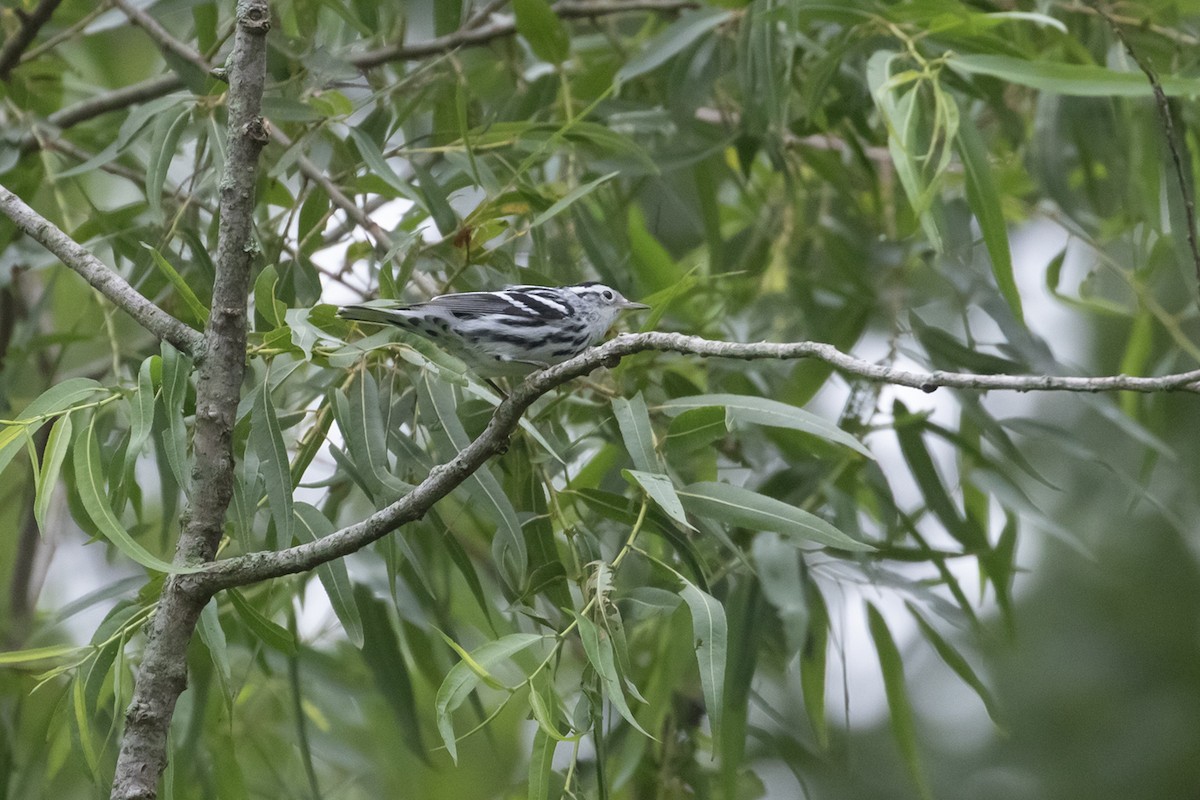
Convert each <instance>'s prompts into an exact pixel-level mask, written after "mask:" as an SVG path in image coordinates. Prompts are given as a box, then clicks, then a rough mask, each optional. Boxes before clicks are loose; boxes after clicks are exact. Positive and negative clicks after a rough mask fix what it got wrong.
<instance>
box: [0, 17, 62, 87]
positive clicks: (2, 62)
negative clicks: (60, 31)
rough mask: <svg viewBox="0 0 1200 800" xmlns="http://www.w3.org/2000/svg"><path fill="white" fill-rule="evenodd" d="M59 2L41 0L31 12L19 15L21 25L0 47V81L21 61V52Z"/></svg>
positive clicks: (5, 79) (48, 18)
mask: <svg viewBox="0 0 1200 800" xmlns="http://www.w3.org/2000/svg"><path fill="white" fill-rule="evenodd" d="M60 3H62V0H42V2H40V3H38V4H37V8H35V9H34V10H33V12H32V13H30V14H22V15H21V27H19V28H18V29H17V31H16V33H14V34H13V35H12V36H11V37H10V38H9V40H8V41H6V42H5V43H4V47H3V48H0V81H7V80H8V75H9V73H11V72H12V71H13V67H15V66H17V64H19V63H20V62H21V54H22V53H24V52H25V49H26V48H27V47H29V45H30V43H31V42H33V40H34V37H36V36H37V33H38V31H39V30H41V29H42V26H43V25H45V24H46V23H47V22H49V21H50V17H51V15H53V14H54V9H56V8H58V6H59V4H60Z"/></svg>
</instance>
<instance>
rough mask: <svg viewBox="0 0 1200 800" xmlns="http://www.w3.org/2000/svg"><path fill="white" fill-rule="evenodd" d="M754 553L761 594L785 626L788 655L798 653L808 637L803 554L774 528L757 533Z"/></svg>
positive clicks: (784, 633) (753, 547) (752, 551)
mask: <svg viewBox="0 0 1200 800" xmlns="http://www.w3.org/2000/svg"><path fill="white" fill-rule="evenodd" d="M751 553H752V555H753V558H754V569H755V572H756V573H757V574H758V580H759V583H760V584H761V586H762V593H763V595H764V596H765V597H766V598H767V601H768V602H770V604H771V605H772V606H773V607H774V608H775V612H776V613H777V614H778V615H779V622H780V623H781V624H782V626H783V638H784V642H785V643H786V650H785V652H786V653H787V654H788V655H789V656H790V655H792V654H795V653H799V652H801V651H802V650H803V649H804V642H805V640H806V638H807V636H808V601H807V598H806V597H805V581H804V579H803V576H802V575H801V572H800V554H799V553H798V552H796V548H795V546H793V545H791V544H789V543H788V542H785V541H783V539H781V538H780V536H779V534H777V533H775V532H774V531H764V532H762V533H760V534H758V535H757V536H755V537H754V543H753V545H752V546H751Z"/></svg>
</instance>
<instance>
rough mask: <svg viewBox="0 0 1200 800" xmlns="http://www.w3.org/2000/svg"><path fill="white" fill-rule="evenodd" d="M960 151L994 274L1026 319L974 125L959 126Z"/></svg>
mask: <svg viewBox="0 0 1200 800" xmlns="http://www.w3.org/2000/svg"><path fill="white" fill-rule="evenodd" d="M958 154H959V157H960V158H961V159H962V164H963V173H964V175H965V177H966V183H967V202H968V203H969V204H970V206H971V211H973V212H975V219H977V220H979V230H980V232H981V233H982V234H983V244H984V246H985V247H987V251H988V256H989V257H990V258H991V262H992V275H993V277H995V279H996V285H997V286H998V287H1000V294H1002V295H1004V300H1005V302H1007V303H1008V307H1009V308H1010V309H1012V312H1013V316H1015V317H1016V318H1017V320H1018V321H1022V322H1023V321H1024V319H1025V314H1024V311H1022V309H1021V295H1020V293H1019V292H1018V291H1017V282H1016V279H1015V278H1014V277H1013V265H1012V252H1011V251H1010V250H1009V246H1008V225H1007V224H1005V222H1004V210H1003V209H1002V208H1001V205H1000V193H999V192H998V191H997V190H996V182H995V181H994V180H993V179H992V166H991V164H989V163H988V153H987V149H986V148H985V147H984V145H983V141H982V140H981V139H980V138H979V132H978V131H977V130H976V129H975V126H974V125H960V126H959V127H958Z"/></svg>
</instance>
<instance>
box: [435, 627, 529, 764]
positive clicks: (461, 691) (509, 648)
mask: <svg viewBox="0 0 1200 800" xmlns="http://www.w3.org/2000/svg"><path fill="white" fill-rule="evenodd" d="M547 638H549V637H546V636H541V635H539V634H536V633H510V634H508V635H507V636H502V637H501V638H499V639H497V640H495V641H492V642H488V643H487V644H485V645H483V646H481V647H478V648H476V649H475V650H473V651H472V652H471V660H472V661H473V662H474V668H472V666H470V665H468V664H467V663H466V662H464V661H460V662H459V663H457V664H455V665H454V666H453V667H451V668H450V671H449V672H448V673H447V674H446V678H445V680H443V681H442V685H441V686H440V687H438V692H437V698H436V700H435V701H434V709H435V711H436V715H437V727H438V732H439V733H440V734H441V735H442V742H443V743H444V744H445V745H446V750H447V752H449V753H450V758H451V759H453V760H454V763H456V764H457V763H458V748H457V747H456V738H455V736H454V721H453V719H452V718H451V714H453V713H454V711H455V710H456V709H457V708H458V707H459V706H461V705H462V704H463V701H464V700H466V699H467V697H469V696H470V694H471V692H473V691H475V689H476V687H477V686H479V683H480V677H479V674H477V673H476V671H475V670H476V669H480V668H482V669H483V670H484V671H485V672H486V670H488V669H490V668H491V667H492V666H494V665H496V664H498V663H500V662H501V661H503V660H504V659H506V658H511V657H512V656H514V655H516V654H517V653H519V652H521V651H522V650H526V649H528V648H529V647H531V646H533V645H534V644H536V643H537V642H541V641H544V640H545V639H547Z"/></svg>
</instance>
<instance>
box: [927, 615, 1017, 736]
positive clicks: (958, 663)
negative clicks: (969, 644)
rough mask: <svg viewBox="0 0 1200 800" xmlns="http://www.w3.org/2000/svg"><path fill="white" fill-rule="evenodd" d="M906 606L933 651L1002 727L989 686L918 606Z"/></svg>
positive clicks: (993, 720) (998, 711)
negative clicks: (973, 692)
mask: <svg viewBox="0 0 1200 800" xmlns="http://www.w3.org/2000/svg"><path fill="white" fill-rule="evenodd" d="M904 605H905V607H906V608H908V613H910V614H912V615H913V618H914V619H915V620H916V621H917V625H918V626H919V627H920V628H921V633H922V634H923V635H924V636H925V638H926V639H928V640H929V643H930V644H931V645H933V649H934V650H936V651H937V654H938V655H939V656H941V658H942V661H944V662H946V666H948V667H950V669H952V670H954V674H956V675H958V677H960V678H962V680H963V683H965V684H967V685H968V686H970V687H971V688H972V689H973V690H975V694H977V695H979V699H980V700H981V701H982V702H983V707H984V708H985V709H987V713H988V716H989V717H991V718H992V722H994V723H996V724H997V725H1000V708H999V706H998V705H997V704H996V699H995V697H993V696H992V693H991V691H989V690H988V688H987V686H985V685H984V683H983V681H982V680H980V678H979V676H978V675H977V674H976V673H975V670H974V669H972V668H971V665H970V664H969V663H967V660H966V659H965V658H963V655H962V654H961V653H959V652H958V651H957V650H955V649H954V645H952V644H950V643H949V642H947V641H946V640H945V638H943V637H942V635H941V634H940V633H938V632H937V629H936V628H934V627H933V626H932V625H930V624H929V621H928V620H927V619H925V617H924V616H923V615H922V614H921V612H920V611H918V610H917V607H916V606H914V605H913V604H912V603H911V602H909V601H905V603H904Z"/></svg>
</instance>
